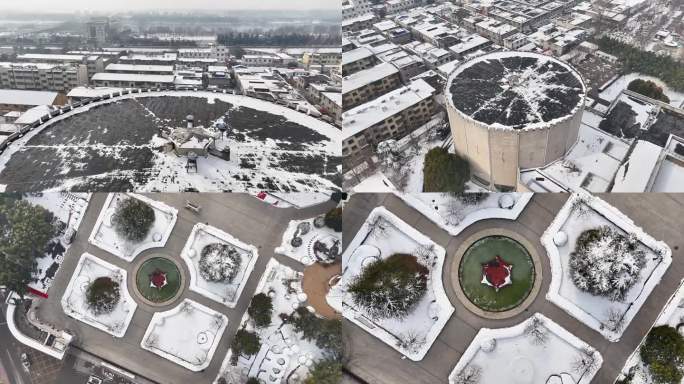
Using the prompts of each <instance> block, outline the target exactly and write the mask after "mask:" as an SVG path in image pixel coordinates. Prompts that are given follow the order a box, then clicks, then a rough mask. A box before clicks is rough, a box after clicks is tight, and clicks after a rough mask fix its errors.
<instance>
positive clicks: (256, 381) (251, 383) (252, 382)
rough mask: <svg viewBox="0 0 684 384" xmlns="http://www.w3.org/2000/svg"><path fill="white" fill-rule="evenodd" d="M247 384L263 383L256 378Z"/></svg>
mask: <svg viewBox="0 0 684 384" xmlns="http://www.w3.org/2000/svg"><path fill="white" fill-rule="evenodd" d="M245 384H261V381H259V379H257V378H256V377H250V378H249V379H247V382H246V383H245Z"/></svg>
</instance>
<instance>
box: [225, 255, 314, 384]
mask: <svg viewBox="0 0 684 384" xmlns="http://www.w3.org/2000/svg"><path fill="white" fill-rule="evenodd" d="M301 280H302V274H301V273H299V272H297V271H295V270H293V269H291V268H289V267H286V266H285V265H282V264H280V263H278V261H276V260H275V259H271V260H269V262H268V264H267V265H266V271H265V272H264V274H263V275H262V276H261V280H259V285H258V286H257V288H256V290H255V292H254V295H256V294H258V293H265V294H268V295H269V296H270V297H271V298H272V299H273V312H272V315H271V325H270V326H268V327H264V328H256V327H254V325H253V324H252V322H251V320H250V317H249V315H248V314H247V313H245V314H244V316H243V317H242V321H241V325H240V326H241V327H246V329H248V330H250V331H254V332H256V333H257V334H258V335H259V338H260V339H261V349H260V350H259V352H258V353H257V354H256V355H253V356H249V357H246V356H240V357H239V359H238V362H237V365H236V366H233V365H231V364H230V359H231V356H232V350H228V354H227V355H226V358H225V359H224V361H223V365H222V366H221V371H220V372H219V376H218V377H217V380H218V378H219V377H223V378H225V379H226V380H227V381H228V383H244V382H246V381H247V378H248V377H257V378H259V379H261V380H262V382H264V383H278V384H280V383H287V382H295V383H298V382H300V381H299V380H301V379H303V378H305V377H307V376H308V374H309V367H310V366H312V365H313V363H314V362H315V361H316V360H319V359H321V358H323V357H324V352H323V351H322V350H321V349H320V348H318V347H317V346H316V344H315V342H314V341H306V340H304V339H303V338H302V335H301V334H300V333H297V332H295V331H294V329H293V327H292V325H290V324H287V323H284V322H283V321H282V319H281V318H280V316H279V315H280V314H281V313H288V314H289V313H292V312H293V311H294V310H295V309H296V308H298V307H299V306H302V305H304V301H302V299H305V298H306V294H304V292H303V291H302V288H301ZM288 281H292V283H288V284H286V283H284V282H288ZM302 295H303V296H302Z"/></svg>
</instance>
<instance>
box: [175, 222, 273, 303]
mask: <svg viewBox="0 0 684 384" xmlns="http://www.w3.org/2000/svg"><path fill="white" fill-rule="evenodd" d="M212 243H219V244H226V245H228V246H230V247H233V248H234V249H235V250H236V251H237V252H238V253H239V254H240V257H241V259H242V261H241V263H240V268H239V270H238V272H237V274H236V275H235V277H234V278H233V281H232V282H228V281H223V282H215V281H209V280H206V279H205V278H204V277H202V275H201V274H200V267H199V263H200V255H201V253H202V249H204V247H205V246H206V245H209V244H212ZM258 256H259V252H258V250H257V248H256V247H255V246H253V245H249V244H245V243H243V242H241V241H240V240H238V239H236V238H235V237H233V236H231V235H230V234H228V233H226V232H223V231H222V230H220V229H218V228H216V227H212V226H210V225H205V224H202V223H197V224H195V226H194V227H193V228H192V232H190V237H189V238H188V241H187V242H186V243H185V247H183V250H182V251H181V257H182V258H183V260H184V261H185V263H186V264H187V265H188V269H189V270H190V290H191V291H194V292H197V293H199V294H200V295H202V296H205V297H207V298H209V299H211V300H215V301H218V302H219V303H223V304H225V305H226V306H228V307H229V308H234V307H235V305H236V304H237V301H238V299H239V298H240V293H241V292H242V289H243V288H244V287H245V284H247V280H248V279H249V275H250V273H252V268H254V263H256V259H257V257H258Z"/></svg>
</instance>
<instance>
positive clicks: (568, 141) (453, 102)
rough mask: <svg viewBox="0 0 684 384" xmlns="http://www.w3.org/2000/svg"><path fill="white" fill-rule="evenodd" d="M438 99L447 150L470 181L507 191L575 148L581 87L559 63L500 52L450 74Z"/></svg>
mask: <svg viewBox="0 0 684 384" xmlns="http://www.w3.org/2000/svg"><path fill="white" fill-rule="evenodd" d="M444 94H445V98H446V100H447V111H448V114H449V123H450V125H451V132H452V135H453V140H454V146H455V148H456V151H457V152H458V153H459V154H460V155H461V156H463V157H465V158H466V159H468V161H469V162H470V167H471V173H472V175H473V178H474V179H475V181H477V182H479V183H481V184H484V185H487V186H489V187H490V188H492V189H496V190H510V189H515V187H516V185H517V181H518V172H519V170H520V169H524V168H534V167H541V166H544V165H547V164H549V163H551V162H553V161H555V160H557V159H559V158H561V157H562V156H563V155H565V154H566V153H567V152H568V150H569V149H570V148H571V147H572V146H573V145H574V144H575V142H576V141H577V135H578V132H579V127H580V122H581V119H582V111H583V106H584V97H585V94H586V87H585V86H584V82H583V81H582V78H581V76H580V74H579V73H578V72H577V71H576V70H574V69H573V68H572V67H570V66H569V65H568V64H566V63H564V62H562V61H560V60H557V59H555V58H553V57H550V56H546V55H542V54H537V53H530V52H515V51H506V52H493V53H489V54H485V55H482V56H479V57H477V58H474V59H472V60H469V61H467V62H465V63H463V64H461V65H460V66H458V67H456V68H455V69H454V71H453V72H452V73H451V75H450V76H449V79H448V81H447V83H446V89H445V92H444Z"/></svg>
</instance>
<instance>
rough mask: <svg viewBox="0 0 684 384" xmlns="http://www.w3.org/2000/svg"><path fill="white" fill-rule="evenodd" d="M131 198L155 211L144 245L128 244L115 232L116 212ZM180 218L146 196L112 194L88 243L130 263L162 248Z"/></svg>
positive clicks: (162, 204) (171, 208)
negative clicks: (150, 250) (138, 257)
mask: <svg viewBox="0 0 684 384" xmlns="http://www.w3.org/2000/svg"><path fill="white" fill-rule="evenodd" d="M128 198H130V199H137V200H139V201H141V202H143V203H146V204H147V205H148V206H150V207H151V208H152V209H153V210H154V222H153V223H152V225H151V227H150V229H149V231H148V233H147V235H146V236H145V238H144V239H142V240H141V241H130V240H127V239H125V238H123V237H122V236H121V235H120V234H119V233H117V231H116V230H115V229H114V223H113V222H112V218H113V216H114V213H115V212H116V208H117V206H118V204H120V203H121V202H122V201H124V200H126V199H128ZM177 216H178V210H177V209H175V208H173V207H170V206H168V205H166V204H164V203H162V202H159V201H155V200H152V199H150V198H147V197H145V196H142V195H137V194H132V193H129V194H123V193H110V194H109V195H108V196H107V200H106V201H105V203H104V206H103V207H102V211H100V215H99V216H98V218H97V221H96V222H95V226H94V227H93V231H92V233H91V234H90V238H89V239H88V241H89V242H90V243H91V244H93V245H95V246H96V247H98V248H101V249H103V250H105V251H107V252H109V253H111V254H113V255H115V256H118V257H120V258H122V259H124V260H126V261H129V262H130V261H133V259H135V257H136V256H137V255H139V254H140V253H141V252H143V251H145V250H148V249H151V248H161V247H163V246H164V245H165V244H166V241H167V240H168V239H169V236H170V235H171V230H173V227H174V225H175V224H176V219H177Z"/></svg>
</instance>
